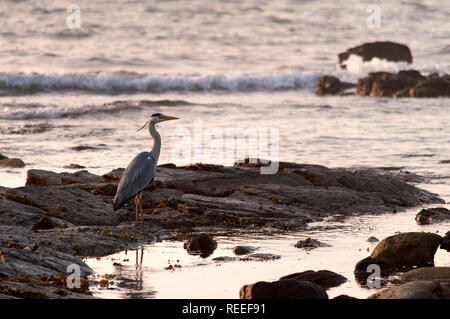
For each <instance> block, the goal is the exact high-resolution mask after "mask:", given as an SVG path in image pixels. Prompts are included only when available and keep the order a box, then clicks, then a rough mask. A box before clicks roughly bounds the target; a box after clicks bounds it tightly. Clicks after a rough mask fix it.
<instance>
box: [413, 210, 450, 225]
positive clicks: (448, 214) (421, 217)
mask: <svg viewBox="0 0 450 319" xmlns="http://www.w3.org/2000/svg"><path fill="white" fill-rule="evenodd" d="M447 220H450V210H448V209H447V208H444V207H434V208H426V209H425V208H424V209H422V210H421V211H420V212H418V213H417V215H416V222H417V224H419V225H428V224H433V223H438V222H442V221H447Z"/></svg>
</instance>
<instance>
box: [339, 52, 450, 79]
mask: <svg viewBox="0 0 450 319" xmlns="http://www.w3.org/2000/svg"><path fill="white" fill-rule="evenodd" d="M344 64H345V65H346V66H347V69H346V70H339V71H337V75H338V76H339V78H340V79H341V80H346V81H350V82H355V81H357V80H358V79H359V78H363V77H366V76H367V75H368V74H369V73H370V72H390V73H398V72H399V71H402V70H410V69H414V70H417V71H419V72H421V73H422V74H424V75H428V74H431V73H440V74H444V73H449V70H448V69H447V68H445V67H442V66H440V65H437V64H436V65H419V64H414V63H413V64H408V63H407V62H393V61H388V60H386V59H379V58H373V59H372V60H370V61H366V62H363V60H362V57H360V56H359V55H355V54H351V55H350V56H349V58H348V59H347V60H346V61H345V62H344Z"/></svg>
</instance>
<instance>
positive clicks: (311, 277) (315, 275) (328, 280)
mask: <svg viewBox="0 0 450 319" xmlns="http://www.w3.org/2000/svg"><path fill="white" fill-rule="evenodd" d="M282 279H296V280H302V281H309V282H313V283H315V284H317V285H319V286H321V287H322V288H323V289H329V288H332V287H337V286H340V285H342V284H343V283H344V282H347V281H348V280H347V278H345V277H344V276H342V275H340V274H337V273H335V272H333V271H330V270H318V271H314V270H307V271H303V272H297V273H294V274H290V275H287V276H284V277H281V278H280V280H282Z"/></svg>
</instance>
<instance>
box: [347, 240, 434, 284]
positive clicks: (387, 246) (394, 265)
mask: <svg viewBox="0 0 450 319" xmlns="http://www.w3.org/2000/svg"><path fill="white" fill-rule="evenodd" d="M441 242H442V237H441V236H439V235H437V234H433V233H422V232H409V233H401V234H397V235H393V236H389V237H387V238H385V239H383V240H382V241H380V242H379V243H378V245H377V246H376V247H375V249H374V250H373V251H372V254H371V255H370V256H369V257H367V258H365V259H363V260H360V261H359V262H358V263H357V264H356V266H355V271H354V274H355V278H356V279H357V281H358V282H359V283H361V284H364V285H365V284H366V279H367V277H368V276H369V275H370V272H367V269H368V266H370V265H371V264H376V265H378V266H379V267H380V270H381V275H382V276H383V277H384V276H387V275H389V274H391V273H393V272H397V271H401V272H405V271H408V270H411V269H413V268H414V267H429V266H434V254H435V253H436V250H437V248H438V247H439V245H440V244H441Z"/></svg>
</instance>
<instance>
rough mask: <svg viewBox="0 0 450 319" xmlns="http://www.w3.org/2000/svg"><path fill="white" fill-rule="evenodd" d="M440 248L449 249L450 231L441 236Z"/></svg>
mask: <svg viewBox="0 0 450 319" xmlns="http://www.w3.org/2000/svg"><path fill="white" fill-rule="evenodd" d="M440 248H441V249H445V250H447V251H450V231H448V232H447V233H446V234H445V236H444V237H443V238H442V243H441V246H440Z"/></svg>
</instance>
